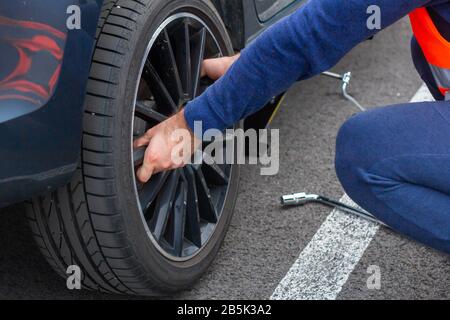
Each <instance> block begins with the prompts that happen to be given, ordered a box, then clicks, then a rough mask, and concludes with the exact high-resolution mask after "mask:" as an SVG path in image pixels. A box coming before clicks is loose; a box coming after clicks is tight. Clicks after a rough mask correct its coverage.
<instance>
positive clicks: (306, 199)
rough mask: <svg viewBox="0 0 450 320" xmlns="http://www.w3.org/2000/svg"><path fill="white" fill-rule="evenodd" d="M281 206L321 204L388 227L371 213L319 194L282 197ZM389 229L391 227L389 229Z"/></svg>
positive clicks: (298, 194) (296, 194)
mask: <svg viewBox="0 0 450 320" xmlns="http://www.w3.org/2000/svg"><path fill="white" fill-rule="evenodd" d="M280 200H281V204H282V205H283V206H285V207H288V206H303V205H305V204H308V203H321V204H323V205H326V206H329V207H332V208H336V209H339V210H341V211H343V212H345V213H350V214H352V215H355V216H358V217H360V218H363V219H365V220H368V221H371V222H374V223H378V224H380V225H382V226H385V227H388V226H387V225H386V224H384V223H383V222H381V221H380V220H378V219H377V218H375V217H374V216H372V215H371V214H370V213H368V212H366V211H363V210H360V209H358V208H355V207H352V206H349V205H346V204H345V203H343V202H340V201H336V200H332V199H329V198H326V197H324V196H320V195H318V194H307V193H304V192H301V193H294V194H289V195H285V196H282V197H281V199H280ZM388 228H389V227H388Z"/></svg>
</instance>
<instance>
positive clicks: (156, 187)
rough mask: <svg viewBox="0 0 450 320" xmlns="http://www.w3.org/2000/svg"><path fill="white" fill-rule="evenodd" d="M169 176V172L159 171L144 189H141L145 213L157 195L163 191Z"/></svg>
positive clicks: (141, 199)
mask: <svg viewBox="0 0 450 320" xmlns="http://www.w3.org/2000/svg"><path fill="white" fill-rule="evenodd" d="M168 177H169V172H162V173H158V174H156V175H155V176H153V177H152V179H151V180H150V182H148V183H146V184H145V185H144V186H143V187H142V189H141V190H139V201H140V203H141V208H142V210H143V211H144V214H145V213H146V212H147V210H148V208H149V207H150V205H151V204H152V203H153V201H155V199H156V196H157V195H158V193H159V192H160V191H161V189H162V187H163V186H164V184H165V183H166V181H167V178H168Z"/></svg>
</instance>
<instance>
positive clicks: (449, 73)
mask: <svg viewBox="0 0 450 320" xmlns="http://www.w3.org/2000/svg"><path fill="white" fill-rule="evenodd" d="M409 17H410V20H411V25H412V28H413V32H414V36H415V37H416V39H417V42H418V43H419V45H420V47H421V48H422V51H423V53H424V55H425V58H426V59H427V61H428V63H429V65H430V67H431V71H432V73H433V75H434V78H435V80H436V83H437V85H438V87H439V90H440V91H441V92H442V94H443V95H444V96H445V97H446V100H450V42H449V41H447V40H446V39H445V38H444V37H443V36H442V35H441V34H440V32H439V30H438V29H437V27H436V25H435V23H434V22H433V19H432V18H431V16H430V14H429V13H428V10H427V9H426V8H419V9H416V10H414V11H413V12H412V13H410V15H409Z"/></svg>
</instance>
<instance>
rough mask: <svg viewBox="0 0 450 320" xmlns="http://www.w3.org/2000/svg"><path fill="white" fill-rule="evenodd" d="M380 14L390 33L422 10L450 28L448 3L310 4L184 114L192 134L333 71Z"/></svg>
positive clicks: (262, 39) (356, 0)
mask: <svg viewBox="0 0 450 320" xmlns="http://www.w3.org/2000/svg"><path fill="white" fill-rule="evenodd" d="M371 5H378V6H379V7H380V8H381V24H382V25H381V27H382V29H383V28H386V27H388V26H390V25H391V24H393V23H394V22H396V21H397V20H399V19H401V18H402V17H404V16H406V15H407V14H408V13H410V12H411V11H412V10H414V9H415V8H418V7H423V6H430V7H433V9H434V10H435V11H436V12H437V13H438V14H439V15H440V16H441V17H443V18H444V19H445V20H446V21H449V22H450V2H449V0H310V1H309V2H307V3H306V4H305V5H304V6H303V7H301V8H300V9H298V10H297V11H296V12H294V13H293V14H292V15H290V16H288V17H286V18H285V19H283V20H281V21H280V22H278V23H277V24H275V25H274V26H272V27H271V28H269V29H268V30H267V31H265V32H264V33H263V34H261V35H260V36H259V37H258V38H257V39H256V40H255V41H254V42H253V43H252V44H251V45H250V46H249V47H248V48H246V49H245V50H243V51H242V53H241V57H240V59H239V60H238V61H237V62H236V63H235V64H234V65H233V66H232V67H231V68H230V70H229V71H228V73H227V74H226V75H225V76H223V77H222V78H221V79H220V80H218V81H217V82H216V83H215V84H214V85H213V86H211V87H210V88H208V90H207V91H206V92H205V93H204V94H203V95H201V96H199V97H198V98H197V99H195V100H193V101H191V102H190V103H189V104H188V105H187V106H186V109H185V118H186V121H187V123H188V125H189V126H190V127H191V128H192V129H193V128H194V121H202V124H203V130H204V131H205V130H207V129H211V128H216V129H220V130H223V129H225V128H228V127H230V126H232V125H233V124H235V123H236V122H238V121H239V120H241V119H243V118H245V117H246V116H248V115H250V114H252V113H255V112H256V111H258V110H259V109H261V108H262V107H263V106H264V105H265V104H266V103H267V102H268V101H269V100H270V99H271V97H273V96H276V95H278V94H280V93H282V92H283V91H285V90H287V89H288V88H289V87H290V86H291V85H292V84H293V83H294V82H296V81H297V80H303V79H307V78H310V77H312V76H314V75H317V74H319V73H321V72H323V71H326V70H328V69H329V68H331V67H333V66H334V65H335V64H336V63H337V62H338V61H339V60H340V59H341V58H342V57H343V56H344V55H345V54H346V53H348V52H349V51H350V50H351V49H352V48H353V47H355V46H356V45H357V44H359V43H360V42H362V41H364V40H366V39H368V38H369V37H371V36H373V35H374V34H375V33H377V32H378V31H379V30H369V29H368V28H367V19H368V17H369V14H367V8H368V7H369V6H371Z"/></svg>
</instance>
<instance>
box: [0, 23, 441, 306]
mask: <svg viewBox="0 0 450 320" xmlns="http://www.w3.org/2000/svg"><path fill="white" fill-rule="evenodd" d="M410 35H411V32H410V29H409V26H408V23H407V21H406V20H404V21H401V22H399V23H397V24H396V25H395V26H393V27H391V28H389V29H388V30H386V31H384V32H382V33H381V34H380V35H378V36H377V37H376V38H375V39H374V40H372V41H367V42H365V43H363V44H362V45H360V46H359V47H358V48H356V49H355V50H353V51H352V52H351V53H350V54H349V55H348V56H347V57H346V58H345V59H343V60H342V61H341V62H340V63H339V65H338V66H336V67H335V68H334V70H335V71H338V72H344V71H348V70H352V71H353V74H354V80H353V83H352V85H351V88H350V91H351V92H352V93H353V94H354V95H355V96H356V97H357V98H358V99H359V100H360V102H361V103H362V104H363V105H364V106H367V107H375V106H383V105H389V104H395V103H401V102H408V101H410V100H411V98H412V97H413V96H414V94H415V93H416V92H417V90H418V89H419V87H420V86H421V81H420V79H419V78H418V76H417V75H416V73H415V70H414V67H413V65H412V62H411V59H410V53H409V41H410ZM337 41H338V39H337ZM356 112H357V109H355V107H354V106H352V105H351V104H349V103H348V102H347V101H346V100H344V99H343V98H342V97H341V96H340V91H339V85H338V83H337V82H336V81H334V80H331V79H328V78H325V77H316V78H314V79H311V80H308V81H306V82H302V83H299V84H297V85H295V86H294V87H293V88H292V89H291V90H290V91H289V93H288V95H287V98H286V100H285V102H284V104H283V107H282V109H281V110H280V112H279V114H278V116H277V118H276V119H275V121H274V123H273V124H272V127H273V128H278V129H280V135H281V159H280V162H281V169H280V172H279V174H278V175H276V176H272V177H263V176H260V175H259V168H258V167H257V166H246V167H244V168H243V174H242V183H241V192H240V196H239V199H238V201H237V204H236V212H235V216H234V219H233V221H232V225H231V227H230V231H229V233H228V236H227V238H226V240H225V243H224V245H223V248H222V250H221V251H220V254H219V256H218V257H217V259H216V261H215V262H214V264H213V265H212V267H211V268H210V270H209V271H208V273H207V274H205V276H204V277H203V278H202V279H201V281H199V282H198V284H197V285H196V286H195V287H194V288H192V289H191V290H189V291H187V292H183V293H180V294H178V295H176V296H174V297H172V298H175V299H268V298H270V297H271V296H273V294H274V291H276V290H280V292H282V294H284V297H288V298H296V297H297V298H298V297H302V298H306V299H308V298H315V297H316V298H317V297H326V298H332V299H449V298H450V276H449V275H450V258H449V256H447V255H444V254H441V253H439V252H436V251H434V250H432V249H429V248H426V247H424V246H422V245H419V244H417V243H414V242H412V241H410V240H408V239H405V238H403V237H401V236H399V235H397V234H395V233H393V232H390V231H388V230H386V229H383V228H381V229H379V230H378V228H376V229H374V228H373V226H365V227H367V228H369V229H370V230H372V231H373V232H372V234H370V235H367V236H366V237H362V239H358V241H360V242H356V241H355V243H357V244H358V243H360V244H361V245H359V246H357V248H356V249H355V252H351V254H342V253H339V252H334V253H333V254H334V255H333V257H332V259H330V260H332V261H328V262H327V263H328V264H324V261H322V260H321V255H320V254H318V253H317V254H316V252H315V250H314V248H315V246H318V247H319V249H320V250H322V249H323V248H320V244H321V242H320V241H323V239H322V238H321V234H322V233H323V232H325V233H327V234H328V236H330V235H331V236H333V234H334V233H333V232H335V231H334V230H331V232H330V231H328V232H327V229H326V228H324V227H329V226H330V223H331V226H333V224H332V222H333V219H331V220H330V212H331V210H330V209H329V208H326V207H322V206H319V205H309V206H306V207H302V208H293V209H289V210H283V209H281V208H280V206H279V204H278V197H279V196H280V195H281V194H285V193H292V192H296V191H301V190H306V191H308V192H313V193H320V194H325V195H328V196H330V197H334V198H340V197H342V195H343V194H344V191H343V190H342V187H341V186H340V185H339V183H338V181H337V178H336V175H335V173H334V168H333V159H334V143H335V137H336V133H337V131H338V129H339V127H340V125H341V124H342V123H343V122H344V121H345V120H346V119H347V118H348V117H350V116H351V115H352V114H354V113H356ZM0 218H1V223H0V235H1V239H2V241H1V245H0V298H2V299H120V298H126V297H122V296H116V295H107V294H100V293H94V292H89V291H69V290H67V289H66V286H65V280H63V279H60V278H59V277H58V276H57V275H56V274H54V272H53V271H52V270H51V269H50V267H49V266H48V265H47V263H46V261H45V260H44V258H43V257H41V255H40V253H39V251H38V249H37V247H36V246H35V245H34V243H33V239H32V237H31V234H30V230H29V229H28V226H27V223H26V220H25V217H24V211H23V208H22V207H21V206H20V205H18V206H15V207H12V208H8V209H4V210H2V211H1V213H0ZM327 221H328V222H327ZM351 223H360V222H351ZM344 229H345V226H344ZM369 229H368V230H369ZM343 232H344V234H346V233H347V234H348V231H346V230H344V231H343ZM340 236H341V237H342V234H341V235H340ZM316 240H318V241H316ZM328 241H329V239H328ZM363 244H364V245H363ZM320 250H319V251H320ZM330 250H333V249H330ZM322 254H323V252H322ZM299 256H300V257H301V258H302V259H305V257H306V260H307V261H310V265H309V267H308V270H306V272H303V273H302V270H304V268H305V266H304V265H303V266H302V263H303V262H304V261H297V259H298V258H299ZM324 259H325V260H326V259H327V258H326V257H325V258H324ZM299 260H301V259H299ZM296 261H297V263H299V264H297V265H294V267H293V264H295V263H296ZM327 266H330V268H331V269H330V268H327ZM371 266H372V267H373V266H376V267H377V268H379V271H380V275H381V278H380V280H381V282H380V284H381V286H380V288H379V289H374V288H372V289H369V288H368V286H367V281H368V279H369V277H370V274H368V268H369V267H371ZM372 267H371V268H372ZM302 268H303V269H302ZM283 279H288V280H289V281H290V282H288V284H289V283H290V284H291V287H289V285H287V286H286V287H282V288H281V289H280V282H283V281H286V280H283ZM299 279H300V280H299ZM314 279H320V281H322V282H321V283H324V285H323V286H322V287H320V286H318V287H317V286H316V287H314V284H315V283H317V282H314ZM296 281H301V283H307V286H309V291H305V290H303V289H302V288H300V287H297V288H296V287H295V286H292V284H293V283H294V284H295V283H296ZM297 283H299V282H297ZM302 290H303V292H297V291H302ZM327 290H329V291H330V292H331V293H330V292H328V295H326V294H325V295H322V293H321V294H318V293H320V292H322V291H327ZM325 293H326V292H325Z"/></svg>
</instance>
